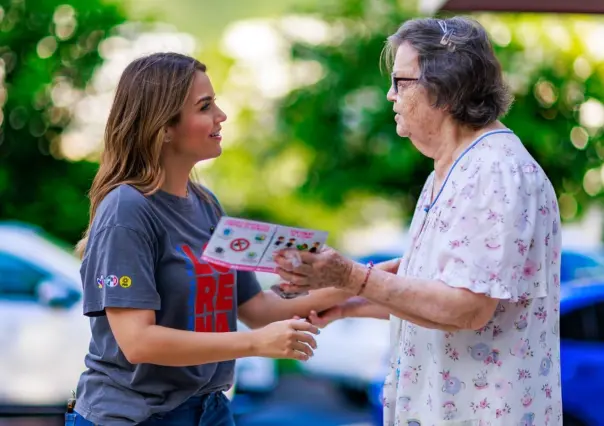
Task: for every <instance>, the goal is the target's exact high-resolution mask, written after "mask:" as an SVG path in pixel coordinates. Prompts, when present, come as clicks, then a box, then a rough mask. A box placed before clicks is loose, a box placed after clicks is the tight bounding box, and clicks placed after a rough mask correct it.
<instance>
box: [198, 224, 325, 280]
mask: <svg viewBox="0 0 604 426" xmlns="http://www.w3.org/2000/svg"><path fill="white" fill-rule="evenodd" d="M327 235H328V233H327V232H325V231H315V230H312V229H303V228H292V227H289V226H282V225H275V224H271V223H265V222H257V221H253V220H247V219H239V218H234V217H228V216H223V217H222V218H221V219H220V221H219V222H218V225H216V229H215V230H214V233H213V234H212V237H211V238H210V241H209V242H208V245H207V246H206V249H205V250H204V252H203V254H202V256H201V258H202V259H203V260H205V261H206V262H210V263H215V264H217V265H222V266H226V267H231V268H233V269H239V270H246V271H263V272H274V271H275V267H276V266H277V264H276V263H275V262H274V261H273V253H274V252H275V251H277V250H282V249H284V248H294V249H297V250H300V251H308V252H311V253H316V252H317V251H319V250H320V249H321V248H322V247H323V245H324V244H325V241H326V240H327Z"/></svg>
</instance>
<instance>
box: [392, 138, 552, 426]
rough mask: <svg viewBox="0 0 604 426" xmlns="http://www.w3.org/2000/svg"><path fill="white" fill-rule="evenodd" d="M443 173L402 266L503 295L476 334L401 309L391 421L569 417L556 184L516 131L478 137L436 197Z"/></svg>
mask: <svg viewBox="0 0 604 426" xmlns="http://www.w3.org/2000/svg"><path fill="white" fill-rule="evenodd" d="M433 175H434V173H432V174H431V175H430V177H429V178H428V180H427V182H426V184H425V186H424V189H423V191H422V194H421V196H420V199H419V201H418V204H417V207H416V210H415V215H414V217H413V220H412V223H411V227H410V233H411V234H410V235H411V238H410V243H409V247H407V250H406V251H405V253H404V258H403V261H402V262H401V266H400V269H399V271H398V274H399V275H403V276H411V277H419V278H427V279H434V280H440V281H442V282H444V283H445V284H447V285H449V286H451V287H456V288H465V289H469V290H471V291H473V292H476V293H484V294H486V295H488V296H490V297H493V298H496V299H499V300H500V302H499V304H498V307H497V309H496V312H495V314H494V316H493V318H492V319H491V320H490V321H489V323H488V324H487V325H485V326H484V327H483V328H481V329H480V330H476V331H472V330H464V331H458V332H455V333H447V332H444V331H440V330H431V329H426V328H423V327H420V326H417V325H414V324H412V323H410V322H407V321H402V320H401V319H399V318H397V317H392V318H391V337H392V358H391V368H390V373H389V375H388V377H387V379H386V383H385V385H384V417H385V425H386V426H393V425H394V426H403V425H404V426H419V425H421V426H436V425H439V426H440V425H443V426H444V425H447V426H453V425H455V426H458V425H464V426H478V425H480V426H510V425H517V426H560V425H562V402H561V390H560V355H559V354H560V348H559V342H560V340H559V333H558V329H559V326H558V324H559V312H558V311H559V294H560V291H559V290H560V248H561V247H560V246H561V235H560V216H559V213H558V204H557V201H556V195H555V192H554V190H553V188H552V185H551V183H550V182H549V180H548V178H547V176H546V175H545V173H544V172H543V170H542V169H541V167H540V166H539V165H538V164H537V163H536V162H535V160H534V159H533V158H532V157H531V155H530V154H529V153H528V151H527V150H526V149H525V147H524V146H523V144H522V142H521V141H520V140H519V139H518V138H517V137H516V136H515V135H514V134H513V133H512V132H511V131H509V130H497V131H493V132H489V133H486V134H484V135H483V136H482V137H480V138H479V139H477V140H476V141H474V143H473V144H472V145H470V147H469V148H468V149H467V150H466V151H465V152H464V153H462V154H461V155H460V157H459V158H458V159H457V161H456V162H455V163H454V165H453V167H452V168H451V171H450V172H449V176H448V177H447V178H446V180H445V181H444V185H443V186H442V189H441V190H440V193H438V194H435V197H434V198H432V193H433V189H432V185H433V181H434V176H433ZM431 199H433V201H432V202H431Z"/></svg>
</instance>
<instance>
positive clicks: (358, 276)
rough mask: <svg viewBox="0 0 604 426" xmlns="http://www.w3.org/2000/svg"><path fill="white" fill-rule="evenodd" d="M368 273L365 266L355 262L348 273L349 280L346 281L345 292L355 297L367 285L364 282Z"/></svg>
mask: <svg viewBox="0 0 604 426" xmlns="http://www.w3.org/2000/svg"><path fill="white" fill-rule="evenodd" d="M368 272H369V268H368V267H367V266H365V265H362V264H360V263H356V262H355V263H354V264H353V265H352V270H351V271H350V278H349V279H348V286H347V287H346V290H347V291H348V292H349V293H351V294H353V295H355V296H357V295H358V294H359V293H360V292H361V290H363V289H364V287H365V286H366V284H367V282H366V280H367V278H368V276H367V275H368Z"/></svg>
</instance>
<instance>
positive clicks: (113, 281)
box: [105, 275, 118, 287]
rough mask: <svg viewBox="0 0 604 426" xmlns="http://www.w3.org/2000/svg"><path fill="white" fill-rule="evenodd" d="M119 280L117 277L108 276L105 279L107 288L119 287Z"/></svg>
mask: <svg viewBox="0 0 604 426" xmlns="http://www.w3.org/2000/svg"><path fill="white" fill-rule="evenodd" d="M117 283H118V279H117V277H116V276H115V275H107V278H105V285H106V286H107V287H117Z"/></svg>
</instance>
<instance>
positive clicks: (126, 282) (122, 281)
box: [120, 275, 132, 288]
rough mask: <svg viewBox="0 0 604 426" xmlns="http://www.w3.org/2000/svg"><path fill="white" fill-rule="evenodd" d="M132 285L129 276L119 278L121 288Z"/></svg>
mask: <svg viewBox="0 0 604 426" xmlns="http://www.w3.org/2000/svg"><path fill="white" fill-rule="evenodd" d="M131 285H132V279H130V277H129V276H126V275H124V276H123V277H122V278H120V286H122V287H123V288H128V287H130V286H131Z"/></svg>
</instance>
